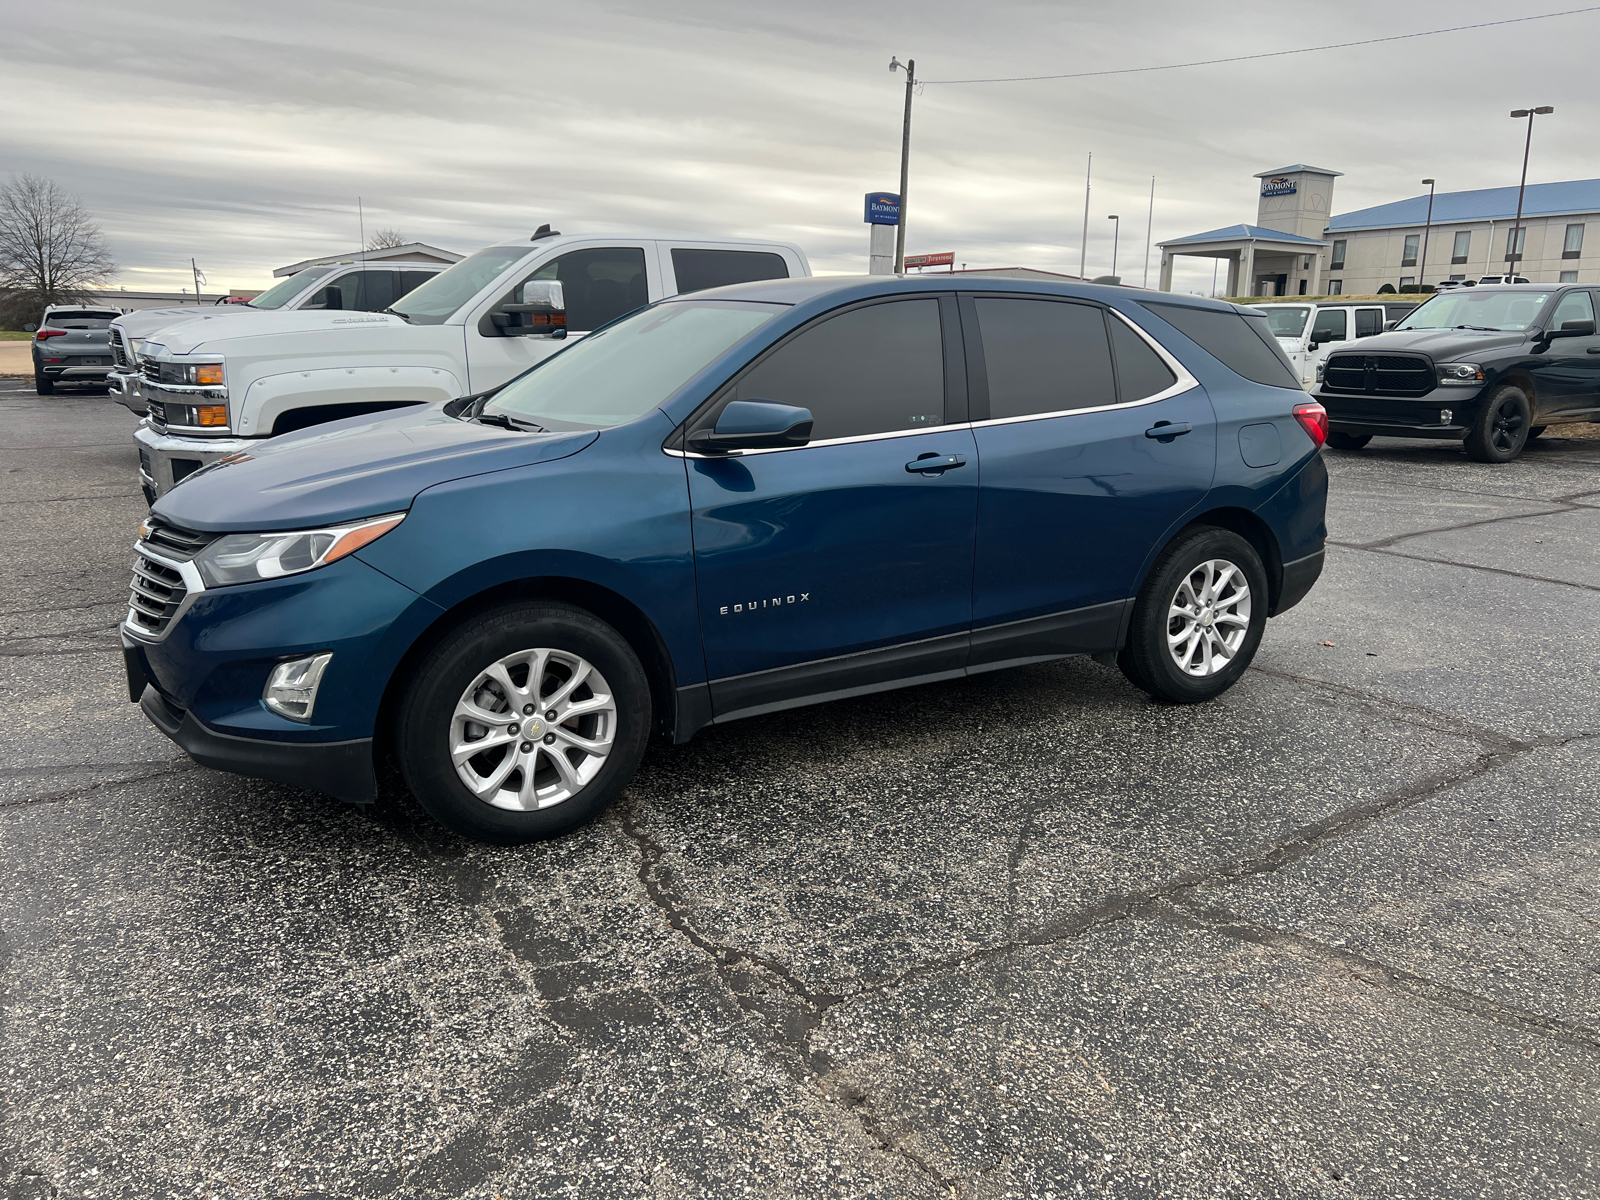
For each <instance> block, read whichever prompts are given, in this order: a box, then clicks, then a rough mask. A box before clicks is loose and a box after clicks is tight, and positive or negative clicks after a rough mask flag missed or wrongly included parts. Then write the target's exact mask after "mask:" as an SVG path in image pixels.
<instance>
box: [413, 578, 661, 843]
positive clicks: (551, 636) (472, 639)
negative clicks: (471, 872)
mask: <svg viewBox="0 0 1600 1200" xmlns="http://www.w3.org/2000/svg"><path fill="white" fill-rule="evenodd" d="M541 666H542V670H541V673H540V674H541V678H540V683H539V685H538V692H537V698H538V701H539V703H538V704H537V706H534V705H531V704H529V703H527V700H528V697H529V696H530V695H531V694H532V693H530V692H529V691H528V688H529V683H528V680H529V679H530V678H532V677H533V672H534V669H535V668H536V667H541ZM575 674H578V675H581V680H580V681H579V683H578V686H577V687H576V689H573V688H571V687H570V686H568V685H570V684H571V683H572V677H573V675H575ZM596 681H598V684H599V686H598V687H596V686H593V685H594V684H595V683H596ZM508 683H509V684H510V685H511V690H510V692H509V693H508V690H507V687H506V684H508ZM564 690H565V691H566V692H568V693H570V694H568V695H563V691H564ZM517 696H520V697H522V699H523V701H524V703H523V704H521V705H516V706H509V705H508V703H507V702H508V700H514V699H515V698H516V697H517ZM568 707H572V708H576V709H579V710H581V711H580V712H579V713H578V715H576V716H574V717H572V718H570V719H568V718H565V717H563V716H561V715H559V714H560V713H564V712H565V711H566V710H567V708H568ZM518 708H520V709H521V711H517V709H518ZM529 708H532V709H533V711H532V712H529V711H528V709H529ZM551 711H557V712H558V716H557V717H556V718H555V719H554V720H551V719H550V718H549V717H548V713H550V712H551ZM468 712H478V713H482V714H483V715H484V716H502V717H503V718H504V719H505V728H504V729H502V728H501V726H500V725H499V723H498V722H497V723H495V724H494V725H492V726H491V725H490V724H489V723H488V722H475V721H473V720H471V718H470V717H469V716H466V715H463V714H465V713H468ZM531 722H537V726H536V728H535V729H534V731H533V736H532V737H531V738H530V737H528V735H527V733H526V732H525V726H526V724H528V723H531ZM513 727H517V729H518V731H517V733H516V734H515V735H510V736H507V735H508V734H510V730H511V728H513ZM650 728H651V705H650V682H649V680H648V679H647V678H646V676H645V673H644V668H643V667H642V666H641V665H640V663H639V658H638V656H637V655H636V654H634V652H633V648H632V647H631V646H629V645H628V643H627V642H626V641H625V640H624V639H623V638H622V636H621V635H620V634H618V633H617V631H616V630H614V629H612V628H611V626H609V625H607V624H606V623H605V622H603V621H601V620H599V619H597V618H596V617H595V616H593V615H592V614H590V613H587V612H585V611H584V610H582V609H580V608H574V607H572V606H570V605H566V604H557V603H552V602H529V603H522V604H514V605H508V606H506V607H504V608H498V609H494V610H491V611H489V612H487V613H483V614H481V615H479V616H476V617H473V618H471V619H470V620H468V621H466V622H465V623H463V624H462V625H461V626H460V627H458V628H457V629H455V630H453V631H452V632H450V633H449V634H447V635H446V636H445V637H444V639H443V640H442V641H441V642H440V643H439V644H438V645H437V646H435V647H434V648H433V650H432V651H430V652H429V653H428V655H427V656H426V657H425V658H424V659H423V660H422V662H421V663H420V664H419V666H418V668H417V670H416V672H415V673H414V674H413V675H412V677H411V680H410V682H409V683H408V684H407V685H406V690H405V694H404V696H403V697H402V700H401V704H400V709H399V714H398V718H397V722H396V730H395V732H396V739H395V741H396V757H397V758H398V759H399V765H400V772H401V774H402V775H403V776H404V777H405V781H406V784H407V785H408V786H409V787H410V788H411V791H412V793H413V794H414V795H415V796H416V798H417V800H418V801H419V802H420V803H421V804H422V807H423V808H425V809H427V810H428V812H429V813H430V814H431V815H432V816H433V817H434V819H436V820H437V821H438V822H439V823H440V824H441V825H444V826H446V827H448V828H450V829H453V830H454V831H455V832H457V833H459V834H462V835H463V836H465V837H469V838H473V839H475V840H477V841H480V842H489V843H492V844H495V845H500V846H515V845H520V844H521V843H523V842H531V841H537V840H540V839H542V838H552V837H559V836H560V835H562V834H564V833H570V832H571V831H572V830H574V829H577V828H579V827H581V826H583V825H586V824H588V822H590V821H592V820H594V818H595V817H597V816H599V815H600V813H601V812H603V811H604V810H605V808H606V806H607V805H609V804H610V803H611V801H612V800H613V799H615V798H616V796H617V794H618V793H620V792H621V791H622V789H623V788H624V787H625V786H627V783H628V781H629V780H630V779H631V778H633V773H634V772H635V771H636V770H637V769H638V767H639V760H640V759H641V758H643V756H644V750H645V743H646V742H647V740H648V738H649V733H650ZM476 742H483V743H485V748H484V749H483V750H482V751H480V752H479V753H477V754H475V755H472V756H471V757H463V758H462V760H461V763H460V766H459V768H458V766H457V763H456V762H455V760H454V759H453V757H452V753H453V752H454V751H457V750H467V749H469V748H470V747H471V745H473V744H475V743H476ZM580 743H581V744H582V745H583V746H587V747H590V748H592V747H596V746H602V747H604V752H603V753H600V754H596V753H594V752H592V749H591V750H585V749H580V748H579V744H580ZM558 759H559V760H560V761H561V762H564V763H565V766H566V769H565V770H562V769H561V767H560V766H559V765H558V762H557V760H558ZM528 764H531V769H529V767H528ZM464 776H465V777H470V778H472V779H473V780H475V781H476V782H477V784H478V785H479V788H480V791H481V793H482V795H483V796H484V797H485V798H480V795H479V794H478V793H477V792H475V791H474V790H473V789H471V788H469V786H468V784H467V782H466V778H464Z"/></svg>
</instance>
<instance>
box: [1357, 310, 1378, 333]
mask: <svg viewBox="0 0 1600 1200" xmlns="http://www.w3.org/2000/svg"><path fill="white" fill-rule="evenodd" d="M1384 317H1385V313H1384V310H1383V309H1381V308H1358V309H1356V311H1355V318H1356V337H1358V338H1367V337H1376V336H1377V335H1378V334H1380V333H1382V332H1383V322H1384Z"/></svg>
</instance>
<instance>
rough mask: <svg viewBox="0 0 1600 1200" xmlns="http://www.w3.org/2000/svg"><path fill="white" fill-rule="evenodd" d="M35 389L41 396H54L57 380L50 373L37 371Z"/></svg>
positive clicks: (34, 379) (34, 381)
mask: <svg viewBox="0 0 1600 1200" xmlns="http://www.w3.org/2000/svg"><path fill="white" fill-rule="evenodd" d="M33 390H34V392H35V393H36V394H37V395H40V396H53V395H54V394H55V390H56V381H55V380H54V379H51V378H50V377H49V376H48V375H42V374H40V373H39V372H38V371H35V372H34V373H33Z"/></svg>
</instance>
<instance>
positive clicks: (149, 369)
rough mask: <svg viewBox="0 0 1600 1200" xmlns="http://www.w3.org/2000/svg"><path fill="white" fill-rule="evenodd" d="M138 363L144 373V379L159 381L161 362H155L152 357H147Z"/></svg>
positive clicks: (153, 381)
mask: <svg viewBox="0 0 1600 1200" xmlns="http://www.w3.org/2000/svg"><path fill="white" fill-rule="evenodd" d="M139 365H140V370H141V371H142V372H143V374H144V377H145V378H146V379H148V380H149V381H150V382H151V383H160V382H161V364H160V363H158V362H156V361H155V360H154V359H150V358H147V359H145V360H144V362H142V363H141V364H139Z"/></svg>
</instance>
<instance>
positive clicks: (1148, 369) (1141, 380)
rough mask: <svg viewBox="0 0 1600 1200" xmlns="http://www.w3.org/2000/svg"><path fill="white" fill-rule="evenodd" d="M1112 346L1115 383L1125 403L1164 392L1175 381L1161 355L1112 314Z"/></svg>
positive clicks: (1176, 378)
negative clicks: (1115, 360) (1115, 367)
mask: <svg viewBox="0 0 1600 1200" xmlns="http://www.w3.org/2000/svg"><path fill="white" fill-rule="evenodd" d="M1109 324H1110V325H1111V348H1112V350H1113V351H1115V352H1116V356H1117V384H1118V388H1119V391H1120V394H1121V396H1122V402H1123V403H1124V404H1128V403H1131V402H1132V401H1134V400H1143V399H1144V398H1145V397H1146V396H1154V395H1155V394H1156V393H1157V392H1164V391H1166V390H1167V389H1168V388H1169V387H1171V386H1172V385H1173V384H1175V383H1177V382H1178V377H1177V376H1176V375H1174V374H1173V373H1172V370H1171V368H1170V367H1168V366H1167V364H1166V363H1164V362H1162V361H1161V356H1160V355H1159V354H1157V353H1156V352H1155V351H1154V350H1152V349H1150V347H1149V346H1148V345H1147V344H1146V343H1145V340H1144V339H1143V338H1142V337H1140V336H1139V335H1138V334H1137V333H1135V332H1134V331H1133V330H1131V329H1129V328H1128V327H1127V326H1126V325H1124V324H1123V323H1122V322H1121V321H1119V320H1117V318H1116V317H1112V318H1111V320H1110V322H1109Z"/></svg>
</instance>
